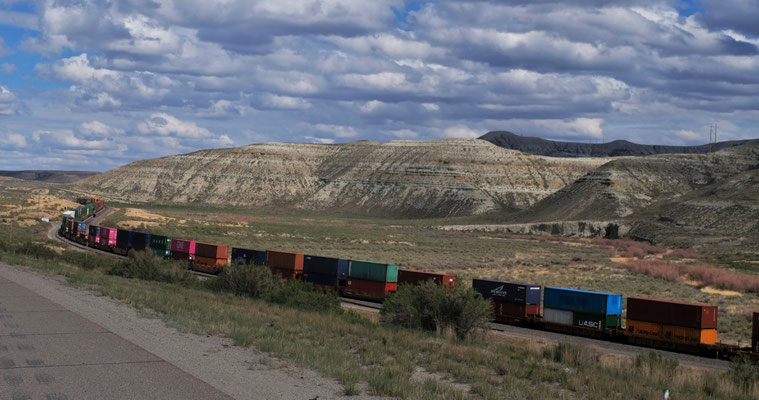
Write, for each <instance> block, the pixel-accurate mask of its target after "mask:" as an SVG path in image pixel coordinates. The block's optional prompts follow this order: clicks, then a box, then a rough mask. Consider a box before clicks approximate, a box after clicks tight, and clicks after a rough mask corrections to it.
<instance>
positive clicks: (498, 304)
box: [493, 301, 540, 318]
mask: <svg viewBox="0 0 759 400" xmlns="http://www.w3.org/2000/svg"><path fill="white" fill-rule="evenodd" d="M493 310H494V311H495V315H496V317H514V318H525V317H530V316H534V315H540V304H519V303H510V302H507V301H494V302H493Z"/></svg>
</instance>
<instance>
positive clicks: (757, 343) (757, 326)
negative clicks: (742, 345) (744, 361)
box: [751, 312, 759, 353]
mask: <svg viewBox="0 0 759 400" xmlns="http://www.w3.org/2000/svg"><path fill="white" fill-rule="evenodd" d="M753 321H754V323H753V325H754V330H753V331H752V332H753V333H752V334H751V351H753V352H754V353H759V313H756V312H755V313H754V318H753Z"/></svg>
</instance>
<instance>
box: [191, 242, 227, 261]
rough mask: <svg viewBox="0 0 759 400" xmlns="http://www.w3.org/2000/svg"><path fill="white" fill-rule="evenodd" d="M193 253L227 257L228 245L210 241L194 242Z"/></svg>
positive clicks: (207, 256) (203, 255)
mask: <svg viewBox="0 0 759 400" xmlns="http://www.w3.org/2000/svg"><path fill="white" fill-rule="evenodd" d="M195 255H196V256H201V257H206V258H224V259H226V258H229V246H224V245H220V244H212V243H200V242H197V243H196V244H195Z"/></svg>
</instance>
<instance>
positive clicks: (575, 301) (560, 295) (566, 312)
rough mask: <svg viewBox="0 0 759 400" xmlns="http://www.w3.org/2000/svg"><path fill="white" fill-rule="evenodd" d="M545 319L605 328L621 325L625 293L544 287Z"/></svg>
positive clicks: (564, 323) (580, 325) (553, 321)
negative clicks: (623, 295) (623, 294)
mask: <svg viewBox="0 0 759 400" xmlns="http://www.w3.org/2000/svg"><path fill="white" fill-rule="evenodd" d="M543 319H544V320H545V321H546V322H552V323H556V324H562V325H573V326H578V327H583V328H590V329H596V330H604V329H607V328H619V327H620V326H621V325H622V295H619V294H613V293H602V292H591V291H586V290H578V289H567V288H558V287H547V288H545V296H544V298H543Z"/></svg>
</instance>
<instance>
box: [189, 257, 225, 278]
mask: <svg viewBox="0 0 759 400" xmlns="http://www.w3.org/2000/svg"><path fill="white" fill-rule="evenodd" d="M226 265H227V259H226V258H211V257H203V256H201V255H198V254H197V253H196V254H195V258H194V260H193V262H192V269H194V270H197V271H201V272H208V273H209V274H215V273H217V272H219V270H221V269H222V268H223V267H224V266H226Z"/></svg>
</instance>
